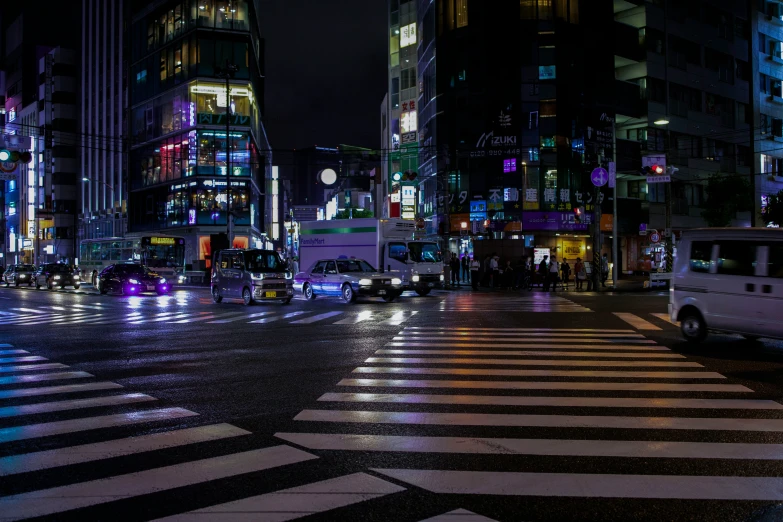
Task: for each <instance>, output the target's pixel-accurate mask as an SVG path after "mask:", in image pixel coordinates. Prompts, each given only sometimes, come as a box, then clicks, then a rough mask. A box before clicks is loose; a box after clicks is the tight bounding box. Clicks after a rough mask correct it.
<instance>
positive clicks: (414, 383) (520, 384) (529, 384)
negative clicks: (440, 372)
mask: <svg viewBox="0 0 783 522" xmlns="http://www.w3.org/2000/svg"><path fill="white" fill-rule="evenodd" d="M337 385H338V386H367V387H378V388H464V389H497V390H590V391H639V392H648V391H667V392H716V393H752V392H753V390H751V389H750V388H746V387H745V386H742V385H741V384H679V383H664V382H570V381H566V382H551V381H544V382H535V381H441V380H407V379H406V380H400V379H343V380H341V381H340V382H338V383H337Z"/></svg>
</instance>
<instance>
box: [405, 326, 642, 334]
mask: <svg viewBox="0 0 783 522" xmlns="http://www.w3.org/2000/svg"><path fill="white" fill-rule="evenodd" d="M410 330H429V331H433V330H437V331H443V332H446V333H452V332H468V333H471V332H491V333H505V332H553V333H568V332H598V333H618V334H619V333H626V334H636V330H621V329H616V328H612V329H600V328H471V327H458V328H451V327H447V326H408V327H406V328H405V330H404V331H406V332H407V331H410ZM427 333H429V332H427Z"/></svg>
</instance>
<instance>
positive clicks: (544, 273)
mask: <svg viewBox="0 0 783 522" xmlns="http://www.w3.org/2000/svg"><path fill="white" fill-rule="evenodd" d="M548 259H549V256H544V259H542V260H541V263H539V265H538V275H539V276H540V277H541V281H542V282H543V284H544V292H549V262H548Z"/></svg>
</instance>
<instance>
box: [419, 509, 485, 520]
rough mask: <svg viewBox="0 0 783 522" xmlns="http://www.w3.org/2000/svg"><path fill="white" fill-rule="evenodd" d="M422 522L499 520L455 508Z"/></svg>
mask: <svg viewBox="0 0 783 522" xmlns="http://www.w3.org/2000/svg"><path fill="white" fill-rule="evenodd" d="M420 522H497V521H496V520H495V519H492V518H487V517H484V516H481V515H477V514H476V513H474V512H472V511H468V510H467V509H455V510H454V511H449V512H448V513H444V514H442V515H438V516H435V517H431V518H427V519H424V520H421V521H420Z"/></svg>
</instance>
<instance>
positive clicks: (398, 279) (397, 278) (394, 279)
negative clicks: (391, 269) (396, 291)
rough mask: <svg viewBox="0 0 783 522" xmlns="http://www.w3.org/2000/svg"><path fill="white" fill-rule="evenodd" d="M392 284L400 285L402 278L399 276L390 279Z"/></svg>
mask: <svg viewBox="0 0 783 522" xmlns="http://www.w3.org/2000/svg"><path fill="white" fill-rule="evenodd" d="M416 277H418V276H416ZM392 284H393V285H401V284H402V279H400V278H399V277H395V278H393V279H392Z"/></svg>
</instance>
